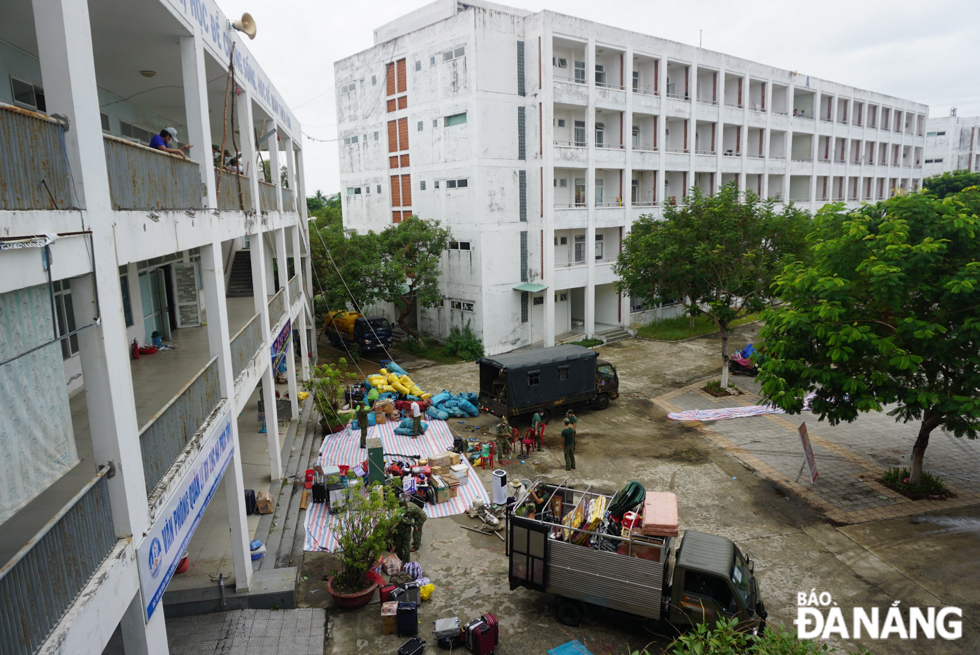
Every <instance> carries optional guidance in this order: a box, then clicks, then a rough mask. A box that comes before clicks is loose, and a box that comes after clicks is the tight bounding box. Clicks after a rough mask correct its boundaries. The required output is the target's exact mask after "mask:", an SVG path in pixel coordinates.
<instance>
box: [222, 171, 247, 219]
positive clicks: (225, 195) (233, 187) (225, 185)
mask: <svg viewBox="0 0 980 655" xmlns="http://www.w3.org/2000/svg"><path fill="white" fill-rule="evenodd" d="M214 176H215V181H217V179H218V177H219V176H220V178H221V188H220V189H217V192H218V209H223V210H228V211H251V210H252V209H253V207H252V187H251V185H250V184H249V181H248V178H247V177H245V176H244V175H241V176H239V175H238V174H237V173H229V172H228V171H223V170H219V169H217V168H216V169H214ZM239 177H241V180H239V179H238V178H239ZM239 182H241V192H242V198H241V200H242V201H241V204H239V202H238V186H239ZM215 186H216V187H217V184H215Z"/></svg>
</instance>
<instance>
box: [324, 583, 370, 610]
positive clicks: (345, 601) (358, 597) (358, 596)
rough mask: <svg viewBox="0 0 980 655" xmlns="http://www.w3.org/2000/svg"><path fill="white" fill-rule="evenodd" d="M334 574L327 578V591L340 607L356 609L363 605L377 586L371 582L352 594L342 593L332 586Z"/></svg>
mask: <svg viewBox="0 0 980 655" xmlns="http://www.w3.org/2000/svg"><path fill="white" fill-rule="evenodd" d="M333 580H334V576H331V577H330V579H329V580H327V592H328V593H329V594H330V595H331V596H333V600H334V602H335V603H337V605H338V606H340V607H346V608H348V609H357V608H359V607H364V606H365V605H367V604H368V601H370V600H371V597H372V596H374V590H375V589H377V588H378V585H377V584H372V585H371V586H370V587H368V588H367V589H365V590H364V591H358V592H355V593H353V594H344V593H341V592H339V591H337V590H336V589H334V588H333Z"/></svg>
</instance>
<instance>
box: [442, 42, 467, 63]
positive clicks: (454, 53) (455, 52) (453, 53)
mask: <svg viewBox="0 0 980 655" xmlns="http://www.w3.org/2000/svg"><path fill="white" fill-rule="evenodd" d="M463 54H464V50H463V46H460V47H458V48H454V49H452V50H446V51H445V52H444V53H442V60H443V61H452V60H453V59H459V58H460V57H462V56H463Z"/></svg>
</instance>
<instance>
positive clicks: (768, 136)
mask: <svg viewBox="0 0 980 655" xmlns="http://www.w3.org/2000/svg"><path fill="white" fill-rule="evenodd" d="M764 93H765V96H766V97H765V101H764V102H765V104H766V129H765V139H763V144H762V148H763V150H762V156H763V157H765V159H763V160H762V161H763V162H764V165H763V169H762V171H763V178H762V197H763V198H764V199H765V198H768V197H769V196H771V195H772V192H770V191H769V148H770V147H771V145H772V128H771V125H772V120H771V117H772V78H766V89H765V91H764Z"/></svg>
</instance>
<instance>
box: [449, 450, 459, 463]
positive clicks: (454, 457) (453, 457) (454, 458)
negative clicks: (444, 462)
mask: <svg viewBox="0 0 980 655" xmlns="http://www.w3.org/2000/svg"><path fill="white" fill-rule="evenodd" d="M449 465H450V466H458V465H459V453H449Z"/></svg>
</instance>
